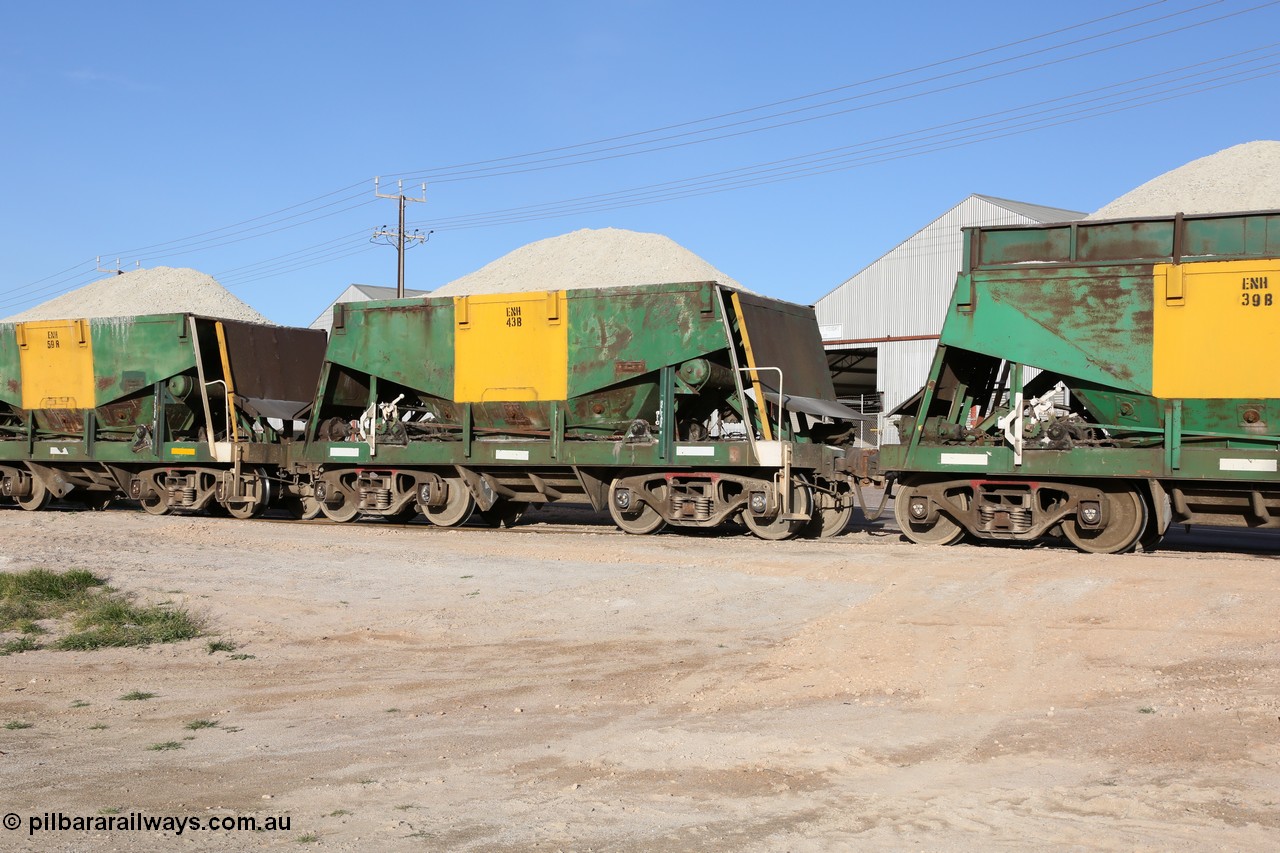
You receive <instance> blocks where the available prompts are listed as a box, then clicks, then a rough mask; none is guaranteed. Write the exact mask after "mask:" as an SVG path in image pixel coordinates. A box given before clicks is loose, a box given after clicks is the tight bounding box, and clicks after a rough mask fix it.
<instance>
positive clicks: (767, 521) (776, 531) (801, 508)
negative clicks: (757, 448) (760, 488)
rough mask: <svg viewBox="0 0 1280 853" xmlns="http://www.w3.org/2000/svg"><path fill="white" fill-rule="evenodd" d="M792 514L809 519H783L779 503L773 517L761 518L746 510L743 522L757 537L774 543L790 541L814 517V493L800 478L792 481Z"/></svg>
mask: <svg viewBox="0 0 1280 853" xmlns="http://www.w3.org/2000/svg"><path fill="white" fill-rule="evenodd" d="M791 514H792V515H807V516H809V518H801V519H789V518H783V517H782V507H781V502H779V507H778V512H776V513H774V514H773V515H772V516H759V515H756V514H754V513H752V512H751V511H750V510H744V511H743V513H742V522H743V523H744V524H746V525H747V529H748V530H750V531H751V532H752V533H753V534H755V535H756V536H757V537H759V538H761V539H770V540H773V541H780V540H783V539H790V538H791V537H793V536H795V535H796V534H798V533H799V532H800V531H801V530H803V529H804V527H805V526H806V525H808V524H810V523H812V520H813V515H814V511H813V492H812V491H811V490H810V489H809V484H808V483H806V482H805V481H804V480H801V479H799V478H798V477H797V478H796V479H793V480H792V481H791Z"/></svg>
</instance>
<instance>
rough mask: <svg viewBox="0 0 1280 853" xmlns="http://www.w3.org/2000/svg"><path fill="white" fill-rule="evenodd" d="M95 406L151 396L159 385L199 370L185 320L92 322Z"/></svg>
mask: <svg viewBox="0 0 1280 853" xmlns="http://www.w3.org/2000/svg"><path fill="white" fill-rule="evenodd" d="M89 324H90V329H91V333H92V340H93V373H94V381H95V388H94V405H95V406H103V405H106V404H107V403H111V402H114V401H115V400H118V399H120V398H121V397H126V396H129V395H131V394H136V393H137V392H138V391H142V390H147V391H150V389H151V387H152V386H153V385H154V384H155V383H157V382H162V381H164V380H166V379H168V378H169V377H171V376H176V375H178V374H180V373H184V372H187V371H192V370H195V366H196V358H195V347H194V346H192V343H191V329H190V327H189V325H188V322H187V315H185V314H156V315H152V316H146V317H119V318H109V319H103V320H90V321H89Z"/></svg>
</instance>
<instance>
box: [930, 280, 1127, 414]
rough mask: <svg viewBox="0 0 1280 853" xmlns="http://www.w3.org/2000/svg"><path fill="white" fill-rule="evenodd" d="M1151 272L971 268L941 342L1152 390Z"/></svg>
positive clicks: (957, 292)
mask: <svg viewBox="0 0 1280 853" xmlns="http://www.w3.org/2000/svg"><path fill="white" fill-rule="evenodd" d="M1151 292H1152V283H1151V269H1150V267H1143V266H1139V267H1128V266H1126V267H1107V268H1105V269H1097V268H1069V267H1059V268H1052V269H1039V268H1031V269H1027V270H1008V269H1000V270H990V271H985V270H975V271H973V272H971V273H970V274H969V275H968V276H961V277H960V279H959V281H958V282H957V285H956V290H955V293H954V295H953V297H952V302H951V307H950V309H949V310H948V313H947V318H946V322H945V324H944V325H943V329H942V335H941V341H940V343H941V344H943V345H946V346H953V347H957V348H959V349H964V350H969V351H971V352H980V353H984V354H986V355H991V356H996V357H998V358H1003V359H1007V360H1009V361H1016V362H1019V363H1021V364H1027V365H1031V366H1033V367H1041V368H1047V369H1052V370H1055V371H1058V372H1060V373H1063V374H1066V375H1068V376H1073V377H1079V378H1080V379H1084V380H1088V381H1091V382H1096V383H1098V384H1100V385H1109V386H1112V387H1114V388H1121V389H1129V390H1133V391H1135V392H1149V391H1150V390H1151V342H1152V306H1151V299H1152V296H1151Z"/></svg>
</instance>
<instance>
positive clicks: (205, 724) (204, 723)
mask: <svg viewBox="0 0 1280 853" xmlns="http://www.w3.org/2000/svg"><path fill="white" fill-rule="evenodd" d="M217 725H218V721H217V720H192V721H191V722H189V723H187V728H189V729H191V730H192V731H193V732H194V731H198V730H200V729H211V728H214V727H215V726H217Z"/></svg>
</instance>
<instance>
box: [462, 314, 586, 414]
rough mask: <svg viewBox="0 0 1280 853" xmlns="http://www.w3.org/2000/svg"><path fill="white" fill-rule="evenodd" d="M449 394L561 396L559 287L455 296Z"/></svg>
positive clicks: (564, 360)
mask: <svg viewBox="0 0 1280 853" xmlns="http://www.w3.org/2000/svg"><path fill="white" fill-rule="evenodd" d="M453 309H454V336H453V399H454V400H456V401H458V402H459V403H484V402H526V401H530V400H563V399H565V397H566V396H567V395H568V392H569V319H568V317H567V316H566V311H567V310H568V300H567V299H566V298H565V292H564V291H563V290H551V291H539V292H535V293H494V294H485V295H477V296H455V297H454V300H453Z"/></svg>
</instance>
